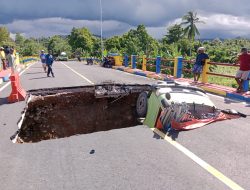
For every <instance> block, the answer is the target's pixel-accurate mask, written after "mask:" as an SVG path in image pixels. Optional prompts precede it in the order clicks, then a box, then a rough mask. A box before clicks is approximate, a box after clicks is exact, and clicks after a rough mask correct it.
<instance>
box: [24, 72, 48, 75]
mask: <svg viewBox="0 0 250 190" xmlns="http://www.w3.org/2000/svg"><path fill="white" fill-rule="evenodd" d="M39 73H44V72H32V73H25V75H32V74H39Z"/></svg>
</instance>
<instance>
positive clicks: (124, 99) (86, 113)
mask: <svg viewBox="0 0 250 190" xmlns="http://www.w3.org/2000/svg"><path fill="white" fill-rule="evenodd" d="M149 89H150V86H149V85H124V84H100V85H93V86H80V87H70V88H51V89H39V90H31V91H29V92H28V93H29V98H28V100H27V104H26V107H25V109H24V112H23V114H22V117H21V119H20V121H19V122H18V128H19V130H18V131H17V133H16V135H15V138H14V139H15V140H14V141H15V142H17V143H33V142H39V141H42V140H48V139H56V138H64V137H70V136H72V135H79V134H87V133H93V132H97V131H106V130H111V129H118V128H125V127H131V126H135V125H137V124H138V119H137V114H136V101H137V97H138V96H139V94H140V93H141V92H142V91H148V90H149Z"/></svg>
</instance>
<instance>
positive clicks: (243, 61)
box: [235, 48, 250, 93]
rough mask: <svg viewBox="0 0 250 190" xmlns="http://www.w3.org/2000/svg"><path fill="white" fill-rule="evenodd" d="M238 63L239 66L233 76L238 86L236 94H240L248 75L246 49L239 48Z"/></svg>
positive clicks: (249, 69) (249, 55) (248, 55)
mask: <svg viewBox="0 0 250 190" xmlns="http://www.w3.org/2000/svg"><path fill="white" fill-rule="evenodd" d="M238 63H239V64H240V68H239V70H238V71H237V73H236V75H235V80H236V82H237V83H238V85H239V87H238V88H237V92H238V93H240V92H242V91H243V82H244V80H247V79H248V76H249V73H250V54H249V53H248V51H247V48H241V53H240V54H239V57H238ZM236 64H237V63H236Z"/></svg>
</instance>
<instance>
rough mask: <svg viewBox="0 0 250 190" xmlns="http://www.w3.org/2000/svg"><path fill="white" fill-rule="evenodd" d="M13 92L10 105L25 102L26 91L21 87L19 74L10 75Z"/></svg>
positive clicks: (9, 99) (9, 100) (10, 96)
mask: <svg viewBox="0 0 250 190" xmlns="http://www.w3.org/2000/svg"><path fill="white" fill-rule="evenodd" d="M10 81H11V88H12V91H11V93H10V95H9V97H8V102H9V103H14V102H19V101H23V100H25V97H26V91H25V90H24V89H23V88H22V87H21V84H20V78H19V74H18V73H12V74H11V75H10Z"/></svg>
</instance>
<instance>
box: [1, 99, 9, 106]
mask: <svg viewBox="0 0 250 190" xmlns="http://www.w3.org/2000/svg"><path fill="white" fill-rule="evenodd" d="M4 104H8V99H7V98H0V105H4Z"/></svg>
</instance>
